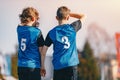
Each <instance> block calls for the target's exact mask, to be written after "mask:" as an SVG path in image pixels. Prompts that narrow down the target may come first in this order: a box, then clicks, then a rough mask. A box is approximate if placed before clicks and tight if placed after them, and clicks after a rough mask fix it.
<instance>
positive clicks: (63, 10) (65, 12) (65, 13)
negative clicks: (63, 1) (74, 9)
mask: <svg viewBox="0 0 120 80" xmlns="http://www.w3.org/2000/svg"><path fill="white" fill-rule="evenodd" d="M69 13H70V10H69V9H68V8H67V7H66V6H61V7H59V8H58V10H57V16H56V17H57V19H58V20H65V19H68V18H69Z"/></svg>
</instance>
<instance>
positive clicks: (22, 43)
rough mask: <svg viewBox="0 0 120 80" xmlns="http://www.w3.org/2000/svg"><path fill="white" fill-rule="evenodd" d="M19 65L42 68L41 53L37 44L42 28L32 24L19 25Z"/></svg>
mask: <svg viewBox="0 0 120 80" xmlns="http://www.w3.org/2000/svg"><path fill="white" fill-rule="evenodd" d="M17 34H18V43H19V46H18V66H19V67H29V68H40V53H39V47H38V44H37V39H38V36H39V35H41V31H40V29H38V28H36V27H32V26H18V27H17Z"/></svg>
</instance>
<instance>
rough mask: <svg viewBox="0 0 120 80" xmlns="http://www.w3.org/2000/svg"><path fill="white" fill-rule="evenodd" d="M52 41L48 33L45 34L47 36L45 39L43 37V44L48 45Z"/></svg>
mask: <svg viewBox="0 0 120 80" xmlns="http://www.w3.org/2000/svg"><path fill="white" fill-rule="evenodd" d="M52 43H53V42H52V40H51V38H50V36H49V33H48V34H47V37H46V39H45V46H48V47H49V46H50V45H51V44H52Z"/></svg>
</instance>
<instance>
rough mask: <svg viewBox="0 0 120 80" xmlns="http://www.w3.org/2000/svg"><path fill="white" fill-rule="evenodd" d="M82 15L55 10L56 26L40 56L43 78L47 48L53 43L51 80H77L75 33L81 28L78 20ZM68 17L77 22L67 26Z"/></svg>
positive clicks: (63, 8)
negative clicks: (75, 19) (52, 73)
mask: <svg viewBox="0 0 120 80" xmlns="http://www.w3.org/2000/svg"><path fill="white" fill-rule="evenodd" d="M83 16H84V15H83V14H73V13H70V10H69V9H68V8H67V7H65V6H62V7H60V8H58V10H57V16H56V19H57V20H58V26H56V27H55V28H53V29H52V30H50V31H49V33H48V35H47V37H46V40H45V46H44V47H43V51H42V54H43V55H41V58H42V59H41V60H42V62H41V63H42V64H41V75H42V76H45V69H44V59H45V54H46V51H47V49H48V47H49V46H50V45H51V44H52V43H53V49H54V53H53V61H52V62H53V66H54V75H53V80H77V65H78V64H79V60H78V53H77V48H76V32H77V31H78V30H79V29H80V28H81V21H80V19H82V18H83ZM69 17H74V18H77V19H79V20H77V21H75V22H73V23H72V24H68V23H67V21H68V20H69Z"/></svg>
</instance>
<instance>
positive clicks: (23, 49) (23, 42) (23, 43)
mask: <svg viewBox="0 0 120 80" xmlns="http://www.w3.org/2000/svg"><path fill="white" fill-rule="evenodd" d="M25 49H26V39H25V38H22V39H21V50H22V51H25Z"/></svg>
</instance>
